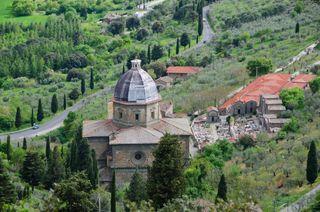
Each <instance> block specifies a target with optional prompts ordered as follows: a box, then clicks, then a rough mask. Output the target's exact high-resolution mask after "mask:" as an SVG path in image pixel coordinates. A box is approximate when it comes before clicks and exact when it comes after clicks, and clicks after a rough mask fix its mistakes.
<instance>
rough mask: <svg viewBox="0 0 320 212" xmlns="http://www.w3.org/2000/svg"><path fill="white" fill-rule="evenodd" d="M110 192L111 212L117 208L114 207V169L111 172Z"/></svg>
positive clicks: (114, 211)
mask: <svg viewBox="0 0 320 212" xmlns="http://www.w3.org/2000/svg"><path fill="white" fill-rule="evenodd" d="M110 193H111V200H110V204H111V212H116V210H117V207H116V174H115V172H114V171H113V173H112V181H111V186H110Z"/></svg>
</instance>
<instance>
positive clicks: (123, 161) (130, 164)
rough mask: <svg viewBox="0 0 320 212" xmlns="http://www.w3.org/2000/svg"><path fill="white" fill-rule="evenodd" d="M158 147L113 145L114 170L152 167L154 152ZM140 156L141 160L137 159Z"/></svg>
mask: <svg viewBox="0 0 320 212" xmlns="http://www.w3.org/2000/svg"><path fill="white" fill-rule="evenodd" d="M156 147H157V145H156V144H155V145H150V144H145V145H143V144H135V145H112V168H117V169H119V168H134V169H136V168H137V167H147V166H151V165H152V161H153V160H154V157H153V155H152V152H153V150H154V149H155V148H156ZM137 154H140V156H141V158H136V157H137Z"/></svg>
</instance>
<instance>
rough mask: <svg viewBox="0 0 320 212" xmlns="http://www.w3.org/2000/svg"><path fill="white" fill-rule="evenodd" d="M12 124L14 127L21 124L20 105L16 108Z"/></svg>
mask: <svg viewBox="0 0 320 212" xmlns="http://www.w3.org/2000/svg"><path fill="white" fill-rule="evenodd" d="M14 125H15V126H16V128H19V127H21V125H22V117H21V110H20V107H18V108H17V112H16V120H15V122H14Z"/></svg>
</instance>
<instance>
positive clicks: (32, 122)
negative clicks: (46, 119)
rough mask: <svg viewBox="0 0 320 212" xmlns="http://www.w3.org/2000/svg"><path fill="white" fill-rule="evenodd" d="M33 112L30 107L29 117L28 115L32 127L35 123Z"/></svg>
mask: <svg viewBox="0 0 320 212" xmlns="http://www.w3.org/2000/svg"><path fill="white" fill-rule="evenodd" d="M34 120H35V119H34V112H33V108H31V117H30V123H31V127H33V124H34V123H35V121H34Z"/></svg>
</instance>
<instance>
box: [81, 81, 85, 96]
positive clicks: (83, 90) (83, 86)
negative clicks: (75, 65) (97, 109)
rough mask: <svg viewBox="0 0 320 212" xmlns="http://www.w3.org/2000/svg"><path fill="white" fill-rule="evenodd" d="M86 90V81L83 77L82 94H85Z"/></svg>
mask: <svg viewBox="0 0 320 212" xmlns="http://www.w3.org/2000/svg"><path fill="white" fill-rule="evenodd" d="M85 92H86V81H85V79H84V78H83V79H81V94H82V95H83V94H84V93H85Z"/></svg>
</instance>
